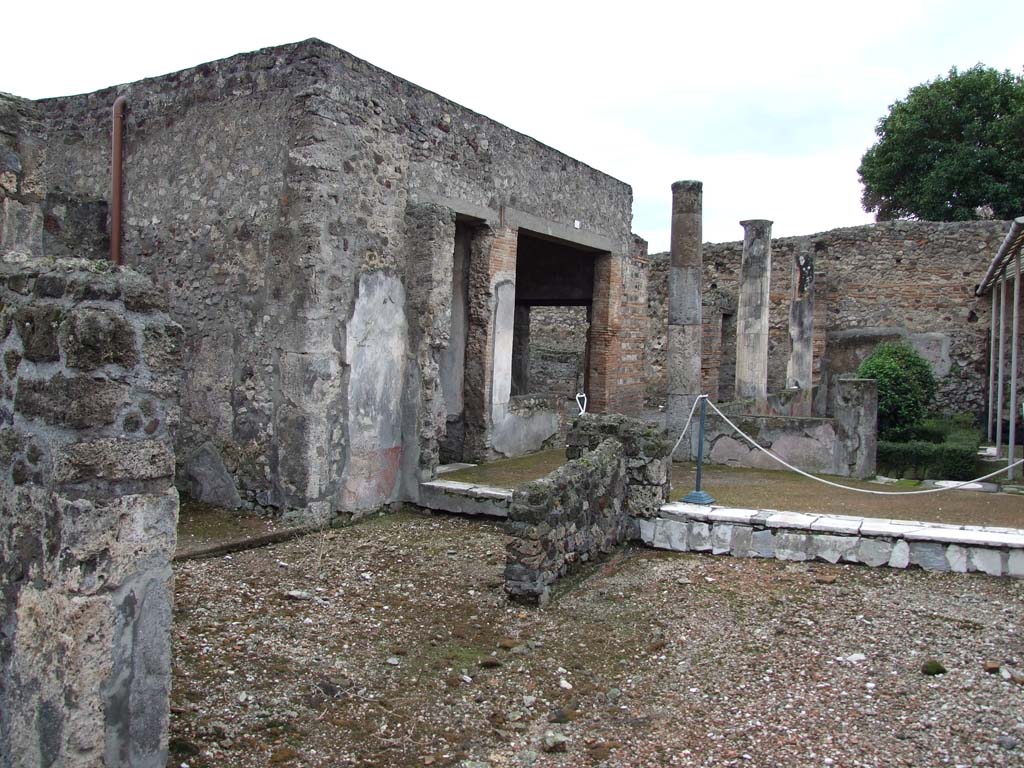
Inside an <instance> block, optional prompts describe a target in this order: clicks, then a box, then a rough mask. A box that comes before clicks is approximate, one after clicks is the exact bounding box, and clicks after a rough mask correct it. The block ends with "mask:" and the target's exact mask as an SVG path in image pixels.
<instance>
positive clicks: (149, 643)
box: [0, 256, 182, 768]
mask: <svg viewBox="0 0 1024 768" xmlns="http://www.w3.org/2000/svg"><path fill="white" fill-rule="evenodd" d="M163 302H164V297H163V296H162V295H161V294H160V293H158V292H157V291H155V290H154V289H153V286H152V284H151V283H150V282H149V281H148V280H147V279H145V278H143V277H141V276H140V275H138V274H136V273H134V272H131V271H129V270H118V269H115V268H112V267H111V266H110V265H109V264H108V263H107V262H89V261H85V260H79V259H61V260H52V259H38V258H32V259H29V258H26V257H18V256H7V257H3V258H2V259H0V357H2V363H3V364H2V366H0V472H2V474H0V504H2V513H0V594H2V601H0V765H4V766H7V765H61V766H65V767H70V766H83V767H84V766H97V765H104V766H108V768H110V767H111V766H154V767H155V766H163V765H164V764H165V762H166V753H167V720H168V701H169V699H168V694H169V689H170V671H171V669H170V668H171V653H170V625H171V598H172V589H171V568H170V559H171V557H172V555H173V552H174V547H175V539H176V532H175V526H176V524H177V516H178V494H177V491H175V489H174V487H173V484H172V481H173V475H174V454H173V451H172V431H173V428H174V426H175V425H176V424H177V421H178V406H177V391H178V379H179V376H180V370H181V369H180V351H179V345H180V340H181V336H182V331H181V328H180V327H179V326H178V325H176V324H175V323H174V322H172V321H171V320H170V319H169V317H168V315H167V314H166V313H165V312H164V304H163Z"/></svg>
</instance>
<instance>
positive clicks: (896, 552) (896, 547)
mask: <svg viewBox="0 0 1024 768" xmlns="http://www.w3.org/2000/svg"><path fill="white" fill-rule="evenodd" d="M908 565H910V545H909V544H907V542H905V541H902V540H901V541H897V542H894V543H893V545H892V554H891V555H890V556H889V567H890V568H906V567H907V566H908Z"/></svg>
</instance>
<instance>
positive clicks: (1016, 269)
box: [1006, 251, 1020, 480]
mask: <svg viewBox="0 0 1024 768" xmlns="http://www.w3.org/2000/svg"><path fill="white" fill-rule="evenodd" d="M1019 308H1020V251H1017V253H1016V255H1015V256H1014V261H1013V327H1012V328H1011V329H1010V440H1009V443H1010V445H1009V450H1007V452H1006V453H1007V458H1006V463H1007V466H1009V465H1010V464H1013V462H1014V461H1016V459H1017V450H1016V446H1017V315H1018V311H1019ZM1014 474H1015V473H1014V470H1013V469H1012V468H1011V469H1008V470H1007V472H1006V479H1007V480H1013V476H1014Z"/></svg>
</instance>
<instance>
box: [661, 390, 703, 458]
mask: <svg viewBox="0 0 1024 768" xmlns="http://www.w3.org/2000/svg"><path fill="white" fill-rule="evenodd" d="M707 399H708V396H707V395H697V399H696V400H694V401H693V405H691V406H690V415H689V416H687V417H686V426H685V427H683V431H682V432H680V433H679V439H678V440H676V444H675V445H673V446H672V452H671V453H669V456H675V455H676V448H678V447H679V444H680V443H681V442H683V435H685V434H686V430H688V429H689V428H690V422H691V421H693V412H694V411H696V410H697V403H699V402H700V401H701V400H707Z"/></svg>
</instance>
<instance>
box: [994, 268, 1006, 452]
mask: <svg viewBox="0 0 1024 768" xmlns="http://www.w3.org/2000/svg"><path fill="white" fill-rule="evenodd" d="M1005 362H1006V271H1005V269H1004V270H1003V274H1002V275H1001V276H1000V278H999V378H998V380H997V384H996V388H997V391H996V456H998V455H999V452H1000V451H1001V450H1002V449H1003V390H1004V389H1005V387H1003V366H1004V364H1005Z"/></svg>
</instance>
